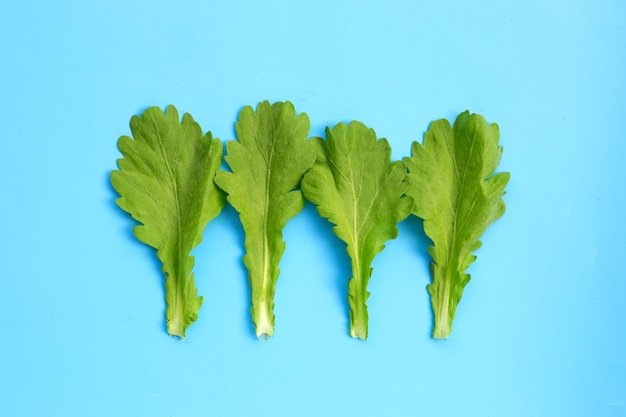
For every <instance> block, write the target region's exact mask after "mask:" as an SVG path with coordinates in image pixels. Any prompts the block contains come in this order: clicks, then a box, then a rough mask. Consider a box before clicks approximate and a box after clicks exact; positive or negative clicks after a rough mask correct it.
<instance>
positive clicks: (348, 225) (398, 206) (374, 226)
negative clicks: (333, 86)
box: [302, 121, 413, 340]
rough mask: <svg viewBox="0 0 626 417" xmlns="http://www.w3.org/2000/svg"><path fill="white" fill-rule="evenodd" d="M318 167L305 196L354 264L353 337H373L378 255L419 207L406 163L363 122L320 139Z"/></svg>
mask: <svg viewBox="0 0 626 417" xmlns="http://www.w3.org/2000/svg"><path fill="white" fill-rule="evenodd" d="M316 143H317V146H318V157H317V161H316V163H315V166H314V167H313V169H312V170H311V171H309V172H308V173H307V174H306V175H305V176H304V180H303V181H302V190H303V192H304V195H305V197H306V198H307V199H308V200H309V201H311V202H312V203H313V204H315V205H316V206H317V210H318V212H319V213H320V215H321V216H322V217H325V218H327V219H328V220H329V221H330V222H331V223H333V224H335V227H334V228H333V231H334V232H335V234H336V235H337V236H338V237H339V238H340V239H341V240H343V241H344V242H345V243H346V244H347V247H346V250H347V252H348V255H349V256H350V259H351V263H352V278H350V280H349V281H348V302H349V305H350V335H351V336H352V337H355V338H360V339H362V340H365V339H367V330H368V313H367V305H366V301H367V299H368V297H369V295H370V293H369V292H368V291H367V283H368V281H369V279H370V277H371V275H372V271H373V269H372V266H371V265H372V262H373V261H374V257H375V256H376V254H378V253H379V252H380V251H382V250H383V249H384V247H385V242H386V241H388V240H390V239H394V238H395V237H396V236H397V235H398V229H397V226H396V225H397V223H398V222H400V221H401V220H403V219H404V218H406V217H407V216H408V215H409V214H410V212H411V207H412V205H413V202H412V199H411V198H408V197H404V196H403V195H404V193H405V191H406V189H407V187H408V183H407V182H406V181H404V179H405V176H406V168H405V166H404V163H403V162H402V161H396V162H391V147H390V146H389V144H388V143H387V140H385V139H377V138H376V133H375V132H374V130H372V129H369V128H368V127H367V126H365V125H364V124H362V123H360V122H356V121H353V122H351V123H350V124H349V125H346V124H344V123H340V124H338V125H336V126H334V127H333V129H332V130H330V129H329V128H327V129H326V140H325V141H324V140H322V139H319V138H317V139H316Z"/></svg>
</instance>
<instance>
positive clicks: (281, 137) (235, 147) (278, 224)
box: [215, 101, 315, 338]
mask: <svg viewBox="0 0 626 417" xmlns="http://www.w3.org/2000/svg"><path fill="white" fill-rule="evenodd" d="M236 133H237V139H238V141H234V140H232V141H229V142H227V143H226V153H227V155H226V158H225V159H226V162H227V163H228V166H229V167H230V169H231V171H232V172H226V171H219V172H218V173H217V176H216V178H215V182H216V183H217V185H218V186H219V187H220V188H221V189H222V190H224V191H225V192H226V193H227V194H228V197H227V198H228V201H229V202H230V204H231V205H232V206H233V207H234V208H235V210H237V211H238V212H239V218H240V220H241V224H242V226H243V228H244V232H245V250H246V254H245V255H244V258H243V261H244V264H245V266H246V268H247V269H248V280H249V283H250V287H251V290H252V308H251V314H252V320H253V322H254V324H255V327H256V334H257V336H259V337H260V336H262V335H265V336H266V338H267V337H269V336H271V335H273V334H274V312H273V311H274V293H275V288H276V281H277V280H278V276H279V274H280V270H279V267H278V265H279V262H280V259H281V257H282V255H283V252H284V250H285V242H284V241H283V238H282V230H283V228H284V227H285V225H286V224H287V221H288V220H289V219H291V218H292V217H294V216H295V215H296V214H298V213H299V212H300V211H301V210H302V208H303V206H304V198H303V197H302V193H301V192H300V191H299V190H298V187H300V182H301V180H302V176H303V175H304V173H305V172H306V171H308V170H309V169H310V168H311V167H312V166H313V163H314V162H315V148H314V144H313V142H312V141H311V140H309V139H308V134H309V118H308V116H307V115H306V113H301V114H299V115H297V116H296V112H295V109H294V106H293V104H291V103H290V102H284V103H283V102H278V103H274V104H272V105H271V106H270V104H269V102H267V101H264V102H262V103H259V105H258V106H257V108H256V112H255V111H254V110H253V109H252V108H251V107H244V108H243V109H242V110H241V112H240V114H239V120H238V121H237V124H236Z"/></svg>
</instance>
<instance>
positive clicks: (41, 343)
mask: <svg viewBox="0 0 626 417" xmlns="http://www.w3.org/2000/svg"><path fill="white" fill-rule="evenodd" d="M0 38H1V39H2V43H1V44H0V45H1V46H0V98H1V100H0V158H1V161H2V162H1V164H0V210H1V214H2V215H1V216H0V236H1V237H0V256H1V261H2V272H1V278H0V283H1V284H0V318H1V321H2V335H1V336H0V342H1V344H0V414H1V415H3V416H65V417H72V416H116V417H123V416H157V417H160V416H163V417H165V416H176V417H178V416H181V417H183V416H252V415H254V416H257V417H265V416H273V417H274V416H277V417H280V416H303V417H306V416H347V415H354V416H363V417H366V416H367V417H369V416H380V415H390V416H458V415H463V416H510V417H515V416H589V417H597V416H602V417H604V416H607V417H608V416H626V279H625V277H624V259H625V258H624V250H625V249H626V198H625V193H624V180H625V179H626V175H625V174H624V157H625V156H626V137H625V136H626V117H625V116H626V111H625V109H626V3H624V2H622V1H619V0H593V1H591V0H589V1H565V0H563V1H554V0H547V1H546V0H537V1H535V0H531V1H525V2H519V1H515V2H512V1H511V2H509V1H495V0H494V1H481V2H478V3H477V2H468V1H454V0H447V1H439V2H433V1H429V2H417V1H394V0H389V1H386V2H367V1H365V2H363V1H340V0H333V1H325V0H322V1H319V0H318V1H304V2H289V1H277V0H267V1H263V2H245V1H232V2H219V3H218V2H203V1H179V2H170V1H168V2H164V1H154V0H153V1H149V2H148V1H119V0H115V1H63V0H60V1H54V2H43V1H41V2H35V1H27V0H24V1H19V2H18V1H4V2H2V5H1V6H0ZM262 100H270V101H272V102H273V101H279V100H281V101H282V100H290V101H292V102H293V103H294V104H295V106H296V109H297V110H298V111H300V112H303V111H304V112H307V113H308V115H309V117H310V119H311V122H312V125H311V135H322V134H323V129H324V127H325V126H326V125H334V124H335V123H337V122H340V121H349V120H352V119H357V120H360V121H362V122H364V123H366V124H367V125H368V126H370V127H373V128H374V129H375V130H376V132H377V134H378V135H379V136H380V137H386V138H388V140H389V142H390V143H391V145H392V147H393V157H394V159H400V158H402V157H403V156H405V155H408V154H409V152H410V145H411V143H412V141H414V140H420V141H421V140H422V137H423V133H424V131H425V130H426V129H427V127H428V125H429V123H430V121H432V120H435V119H439V118H443V117H445V118H448V119H450V120H453V119H454V118H455V117H456V116H457V115H458V113H460V112H461V111H463V110H465V109H469V110H470V111H472V112H476V113H481V114H483V115H484V116H485V117H486V118H487V119H488V120H489V121H490V122H497V123H498V124H499V125H500V130H501V144H502V145H503V146H504V156H503V159H502V163H501V165H500V169H501V170H504V171H510V172H511V174H512V177H511V182H510V184H509V186H508V188H507V190H508V193H507V195H506V196H505V201H506V203H507V207H508V209H507V213H506V214H505V215H504V217H502V218H501V219H500V220H498V221H497V222H496V223H495V224H494V225H493V226H492V227H491V228H490V229H489V230H488V231H487V233H486V234H485V235H484V239H483V241H484V245H483V247H482V248H481V249H480V250H479V251H478V252H477V256H478V260H477V262H476V263H475V264H473V265H472V266H471V268H470V272H471V273H472V277H473V278H472V282H471V283H470V284H469V285H468V286H467V288H466V290H465V293H464V298H463V300H462V302H461V304H460V306H459V309H458V312H457V318H456V320H455V323H454V332H453V334H452V337H451V338H449V339H448V340H446V341H435V340H433V339H432V338H431V337H430V332H431V329H432V313H431V310H430V304H429V298H428V293H427V291H426V285H427V284H428V282H429V279H430V278H429V275H428V257H427V254H426V252H425V243H426V241H427V240H426V238H425V237H424V235H423V232H422V231H421V224H420V223H419V221H418V220H416V219H414V218H412V219H408V220H406V221H404V222H402V223H401V224H400V225H399V237H398V238H397V239H396V240H394V241H391V242H389V244H388V245H387V248H386V249H385V250H384V251H383V252H382V253H381V254H380V255H379V256H378V257H377V259H376V261H375V263H374V268H375V270H374V276H373V277H372V280H371V282H370V286H369V289H370V291H371V293H372V296H371V298H370V300H369V303H368V305H369V311H370V333H369V339H368V340H367V341H366V342H361V341H358V340H353V339H351V338H350V337H349V336H348V334H347V328H348V318H347V302H346V300H345V299H346V293H347V285H346V280H347V278H348V277H349V275H350V270H349V262H348V259H347V255H346V253H345V249H344V246H343V244H342V243H341V242H340V241H339V240H338V239H337V238H336V237H335V236H334V235H333V234H332V231H331V226H330V225H329V224H328V223H327V222H326V221H325V220H323V219H320V218H319V216H318V215H317V213H316V211H315V209H314V207H313V206H312V205H310V204H307V206H306V207H305V209H304V211H303V212H302V213H301V214H300V215H298V216H297V217H295V218H294V219H293V220H292V221H291V222H290V223H289V224H288V225H287V227H286V229H285V240H286V242H287V249H286V253H285V255H284V257H283V259H282V262H281V265H280V266H281V270H282V274H281V278H280V279H279V281H278V288H277V294H276V309H275V313H276V317H277V325H276V333H275V336H274V337H272V338H271V339H270V340H268V341H265V340H258V339H256V338H255V337H254V333H253V327H252V324H251V320H250V317H249V302H250V301H249V290H248V289H247V282H246V279H247V278H246V271H245V269H244V267H243V265H242V262H241V257H242V255H243V232H242V228H241V226H240V224H239V220H238V217H237V214H236V213H235V211H234V210H233V209H232V208H227V209H226V210H225V211H224V212H223V213H222V215H220V216H219V217H218V218H217V219H216V220H214V221H213V222H212V223H210V224H209V226H208V227H207V228H206V230H205V233H204V242H203V243H202V244H201V245H200V246H199V247H198V248H197V249H196V250H195V251H194V255H195V256H196V267H195V274H196V282H197V286H198V289H199V293H200V294H201V295H203V296H204V297H205V301H204V305H203V307H202V309H201V310H200V316H199V320H198V321H197V322H196V323H195V324H194V325H193V326H192V327H190V329H189V330H188V333H187V338H186V339H185V340H184V341H180V340H176V339H174V338H172V337H170V336H168V335H167V334H166V332H165V328H164V298H163V297H164V296H163V288H162V276H161V271H160V265H159V263H158V261H157V259H156V256H155V254H154V251H153V250H152V249H150V248H149V247H147V246H145V245H143V244H141V243H139V242H138V241H136V240H135V239H134V237H133V236H132V232H131V229H132V226H133V225H134V223H133V221H132V219H131V218H130V217H129V216H128V215H127V214H126V213H124V212H123V211H121V210H120V209H119V208H117V206H116V205H115V203H114V199H115V198H116V194H115V192H114V190H113V189H112V188H111V186H110V184H109V174H110V171H111V170H113V169H116V160H117V158H119V157H120V156H121V155H120V153H119V152H118V150H117V147H116V144H117V139H118V137H119V136H121V135H125V134H129V128H128V122H129V119H130V117H131V116H132V115H134V114H138V113H140V112H142V111H143V110H144V109H145V108H147V107H149V106H152V105H158V106H160V107H165V106H166V105H167V104H174V105H176V106H177V107H178V109H179V111H180V112H181V114H182V113H183V112H189V113H191V114H192V115H193V116H194V118H195V119H196V120H197V121H198V122H199V123H200V125H201V126H202V127H203V129H204V130H211V131H212V132H213V134H214V135H215V136H217V137H219V138H221V139H222V140H229V139H232V138H234V125H233V123H234V121H235V120H236V117H237V114H238V112H239V110H240V109H241V107H242V106H244V105H252V106H255V105H256V103H257V102H259V101H262Z"/></svg>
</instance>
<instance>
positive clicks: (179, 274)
mask: <svg viewBox="0 0 626 417" xmlns="http://www.w3.org/2000/svg"><path fill="white" fill-rule="evenodd" d="M130 128H131V131H132V135H133V137H132V138H131V137H128V136H122V137H121V138H120V139H119V142H118V147H119V150H120V152H121V153H122V154H123V155H124V158H123V159H119V160H118V165H119V168H120V169H119V170H117V171H113V172H112V173H111V182H112V184H113V187H114V188H115V189H116V190H117V192H118V193H119V194H120V196H121V197H120V198H118V199H117V204H118V205H119V206H120V207H121V208H122V209H124V210H125V211H127V212H128V213H130V214H131V215H132V216H133V218H134V219H136V220H138V221H139V222H141V223H142V225H139V226H136V227H135V228H134V233H135V236H136V237H137V239H139V240H140V241H142V242H144V243H146V244H148V245H150V246H152V247H153V248H155V249H157V256H158V257H159V259H160V260H161V262H162V263H163V272H164V273H165V300H166V302H167V308H166V310H165V316H166V319H167V330H168V332H169V334H171V335H172V336H179V337H185V330H186V329H187V327H189V325H190V324H191V323H193V322H194V321H195V320H196V319H197V317H198V310H199V309H200V306H201V305H202V297H198V296H197V290H196V287H195V284H194V276H193V273H192V268H193V264H194V258H193V257H192V256H190V252H191V250H192V249H193V248H194V247H195V246H197V245H198V244H199V243H200V241H201V240H202V231H203V230H204V228H205V226H206V225H207V223H208V222H209V221H210V220H211V219H213V218H214V217H216V216H217V215H218V214H219V213H220V211H221V210H222V207H223V206H224V204H225V203H226V201H225V199H224V195H223V193H222V192H221V191H220V190H219V189H218V188H217V187H216V186H215V184H214V182H213V178H214V176H215V172H216V171H217V169H218V168H219V166H220V164H221V160H222V143H221V142H220V140H219V139H217V138H215V139H213V138H212V136H211V133H210V132H208V133H207V134H206V135H204V136H203V135H202V131H201V129H200V126H199V125H198V124H197V123H196V122H195V121H194V120H193V118H192V117H191V116H190V115H189V114H185V115H184V116H183V119H182V123H179V118H178V112H177V111H176V108H174V107H173V106H169V107H167V109H166V111H165V114H164V113H163V112H162V111H161V109H159V108H158V107H151V108H149V109H147V110H146V111H145V112H144V113H143V114H142V115H141V116H139V117H137V116H133V118H132V119H131V120H130Z"/></svg>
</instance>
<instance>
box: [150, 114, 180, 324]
mask: <svg viewBox="0 0 626 417" xmlns="http://www.w3.org/2000/svg"><path fill="white" fill-rule="evenodd" d="M154 131H155V134H156V138H157V141H158V143H159V149H160V150H161V156H162V157H163V161H164V162H165V167H166V169H167V174H168V176H169V179H170V181H171V182H172V188H173V190H174V202H175V205H176V244H177V249H178V254H177V255H178V256H180V254H181V253H183V252H182V249H183V248H182V239H181V235H182V230H183V227H182V222H181V209H180V201H179V200H178V186H177V184H176V179H175V178H174V173H173V172H172V168H171V167H170V164H169V162H168V160H167V157H166V154H165V147H164V146H163V140H162V139H161V135H160V133H159V130H158V129H157V127H156V124H155V125H154ZM176 267H177V268H176V269H177V270H176V271H175V273H176V275H175V278H174V279H175V280H176V281H177V283H178V280H177V279H176V278H178V277H179V276H181V275H182V271H181V268H182V266H181V262H180V259H179V260H178V262H177V263H176ZM174 287H175V288H176V297H174V311H175V312H176V313H175V314H174V317H177V316H178V314H177V312H178V311H179V309H180V306H181V305H182V300H181V294H180V291H178V285H175V286H174Z"/></svg>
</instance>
